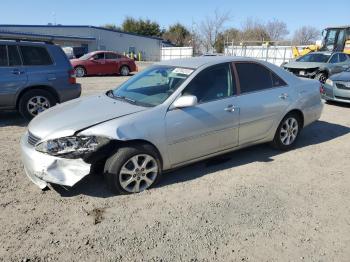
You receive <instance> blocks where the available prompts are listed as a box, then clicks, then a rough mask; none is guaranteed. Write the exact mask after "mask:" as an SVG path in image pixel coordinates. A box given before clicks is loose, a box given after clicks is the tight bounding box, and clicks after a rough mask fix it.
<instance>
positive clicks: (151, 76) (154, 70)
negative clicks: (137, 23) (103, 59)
mask: <svg viewBox="0 0 350 262" xmlns="http://www.w3.org/2000/svg"><path fill="white" fill-rule="evenodd" d="M193 71H194V70H193V69H189V68H181V67H172V66H154V67H151V68H149V69H146V70H144V71H143V72H141V73H139V74H137V75H135V76H134V77H132V78H130V79H129V80H128V81H126V82H125V83H124V84H122V85H121V86H120V87H118V88H117V89H114V90H113V91H112V92H110V93H109V94H108V95H109V96H111V97H113V98H115V99H123V100H125V101H127V102H130V103H135V104H139V105H142V106H157V105H159V104H161V103H163V102H164V101H165V100H166V99H167V98H168V97H169V96H170V95H171V94H172V93H173V92H174V91H175V90H176V89H177V88H178V87H179V86H180V85H181V84H182V83H183V82H184V81H185V80H186V79H187V78H188V77H189V75H191V74H192V72H193Z"/></svg>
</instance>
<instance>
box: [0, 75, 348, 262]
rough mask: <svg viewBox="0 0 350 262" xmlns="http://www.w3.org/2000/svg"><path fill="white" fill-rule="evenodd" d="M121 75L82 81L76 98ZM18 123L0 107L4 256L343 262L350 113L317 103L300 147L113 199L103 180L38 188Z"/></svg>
mask: <svg viewBox="0 0 350 262" xmlns="http://www.w3.org/2000/svg"><path fill="white" fill-rule="evenodd" d="M125 79H126V78H123V77H117V76H113V77H87V78H84V79H80V80H79V81H80V82H81V83H82V85H83V95H88V94H92V93H96V92H100V91H102V90H107V89H110V88H112V87H114V86H116V85H117V84H118V83H120V82H122V81H124V80H125ZM25 128H26V123H25V122H24V121H22V120H21V118H20V117H19V115H18V114H17V113H11V112H7V113H6V112H0V144H1V146H0V194H1V199H0V232H1V234H0V260H2V261H22V260H23V261H78V260H79V261H124V260H125V261H149V260H151V261H153V260H154V261H179V260H183V261H189V260H191V261H192V260H193V261H213V260H219V261H302V260H305V261H349V259H350V248H349V247H350V190H349V188H350V133H349V132H350V106H345V105H336V104H332V105H329V104H326V105H325V108H324V113H323V115H322V117H321V119H320V121H318V122H316V123H314V124H313V125H311V126H309V127H307V128H305V129H304V130H303V132H302V134H301V137H300V140H299V143H298V147H297V149H295V150H293V151H290V152H286V153H280V152H278V151H275V150H273V149H271V148H270V147H269V146H268V145H260V146H255V147H252V148H248V149H244V150H240V151H237V152H234V153H231V154H227V155H225V156H222V157H218V158H215V159H213V160H209V161H204V162H200V163H198V164H194V165H191V166H189V167H186V168H182V169H179V170H177V171H174V172H171V173H168V174H166V175H164V176H163V179H162V181H161V183H160V184H159V185H158V186H157V187H156V188H153V189H151V190H148V191H146V192H142V193H140V194H135V195H126V196H125V195H123V196H115V195H112V194H111V193H110V192H109V191H108V189H107V188H106V186H105V184H104V181H103V179H102V178H101V177H100V176H88V177H86V179H83V180H82V181H81V182H79V183H78V184H77V185H76V186H75V187H73V188H71V189H64V188H61V187H54V188H53V189H51V190H48V191H43V192H41V191H40V190H39V189H38V188H37V187H36V186H35V185H34V184H32V183H31V182H30V181H29V180H28V179H27V178H26V176H25V174H24V171H23V168H22V164H21V160H20V150H19V140H20V136H21V135H22V134H23V133H24V131H25Z"/></svg>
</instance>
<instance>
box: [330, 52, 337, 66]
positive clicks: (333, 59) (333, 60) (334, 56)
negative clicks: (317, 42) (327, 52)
mask: <svg viewBox="0 0 350 262" xmlns="http://www.w3.org/2000/svg"><path fill="white" fill-rule="evenodd" d="M328 63H331V64H335V63H339V56H338V54H334V55H333V56H332V57H331V59H329V62H328Z"/></svg>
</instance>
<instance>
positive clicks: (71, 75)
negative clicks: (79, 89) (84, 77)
mask: <svg viewBox="0 0 350 262" xmlns="http://www.w3.org/2000/svg"><path fill="white" fill-rule="evenodd" d="M68 82H69V83H70V84H76V83H77V81H76V76H75V71H74V69H72V70H69V71H68Z"/></svg>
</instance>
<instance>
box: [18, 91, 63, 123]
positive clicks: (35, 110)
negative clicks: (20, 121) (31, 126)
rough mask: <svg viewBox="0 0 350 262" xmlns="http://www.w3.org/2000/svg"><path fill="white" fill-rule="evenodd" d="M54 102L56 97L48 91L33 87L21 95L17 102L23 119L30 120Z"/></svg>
mask: <svg viewBox="0 0 350 262" xmlns="http://www.w3.org/2000/svg"><path fill="white" fill-rule="evenodd" d="M56 103H57V100H56V98H55V97H54V96H53V95H52V94H51V93H50V92H49V91H46V90H41V89H33V90H29V91H27V92H25V93H24V94H23V95H22V97H21V98H20V100H19V103H18V110H19V112H20V113H21V115H22V116H23V117H24V118H25V119H27V120H31V119H32V118H33V117H35V116H37V115H38V114H39V113H41V112H43V111H45V110H46V109H49V108H50V107H52V106H54V105H55V104H56Z"/></svg>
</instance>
